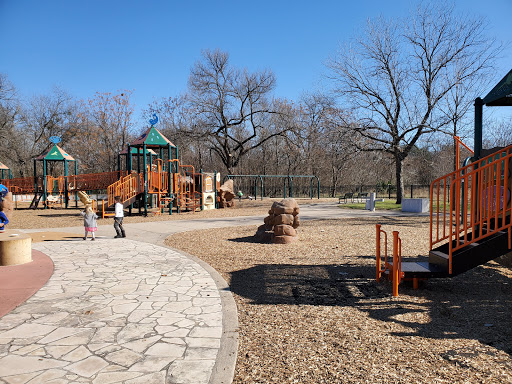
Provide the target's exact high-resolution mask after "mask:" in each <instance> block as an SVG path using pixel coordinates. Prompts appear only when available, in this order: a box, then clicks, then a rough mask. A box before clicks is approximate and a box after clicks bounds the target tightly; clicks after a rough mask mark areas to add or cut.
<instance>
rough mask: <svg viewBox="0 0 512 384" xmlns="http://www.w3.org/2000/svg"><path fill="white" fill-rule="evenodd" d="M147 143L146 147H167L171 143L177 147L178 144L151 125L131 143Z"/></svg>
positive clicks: (132, 144)
mask: <svg viewBox="0 0 512 384" xmlns="http://www.w3.org/2000/svg"><path fill="white" fill-rule="evenodd" d="M144 144H146V147H152V148H159V147H167V146H168V145H170V146H171V147H174V148H176V146H175V145H174V144H173V143H171V142H170V140H169V139H167V137H165V136H164V135H162V134H161V133H160V131H159V130H158V129H156V128H155V127H153V126H151V127H150V128H149V129H148V130H147V131H146V132H144V133H143V134H142V135H141V136H140V137H139V138H138V139H136V140H135V141H133V142H132V143H131V144H130V145H131V146H132V147H137V146H142V145H144Z"/></svg>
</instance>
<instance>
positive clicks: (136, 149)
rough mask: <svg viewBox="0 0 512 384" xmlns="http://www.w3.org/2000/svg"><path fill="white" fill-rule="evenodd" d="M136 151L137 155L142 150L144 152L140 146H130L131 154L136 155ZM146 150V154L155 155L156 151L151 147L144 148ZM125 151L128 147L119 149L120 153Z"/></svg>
mask: <svg viewBox="0 0 512 384" xmlns="http://www.w3.org/2000/svg"><path fill="white" fill-rule="evenodd" d="M137 151H138V152H139V155H142V152H144V151H143V149H142V148H135V147H131V150H130V152H131V154H132V155H136V154H137ZM146 152H147V153H148V154H151V155H155V156H156V152H155V151H153V150H152V149H150V148H146ZM127 153H128V148H125V149H123V150H122V151H121V153H120V155H126V154H127Z"/></svg>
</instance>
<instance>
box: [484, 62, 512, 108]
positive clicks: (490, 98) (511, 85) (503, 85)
mask: <svg viewBox="0 0 512 384" xmlns="http://www.w3.org/2000/svg"><path fill="white" fill-rule="evenodd" d="M483 103H484V104H485V105H487V106H489V107H499V106H510V105H512V70H511V71H510V72H509V73H507V74H506V75H505V77H504V78H503V79H501V81H500V82H499V83H498V84H496V86H495V87H494V88H493V89H492V90H491V92H489V93H488V94H487V96H485V97H484V99H483Z"/></svg>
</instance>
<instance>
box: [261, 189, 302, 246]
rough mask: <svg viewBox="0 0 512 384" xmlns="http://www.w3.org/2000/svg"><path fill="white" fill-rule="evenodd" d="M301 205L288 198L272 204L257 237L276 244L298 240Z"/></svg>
mask: <svg viewBox="0 0 512 384" xmlns="http://www.w3.org/2000/svg"><path fill="white" fill-rule="evenodd" d="M298 215H299V205H298V204H297V202H296V201H295V199H292V198H288V199H283V200H281V201H279V202H275V203H274V204H272V207H271V208H270V210H269V211H268V216H267V217H265V218H264V219H263V222H264V225H261V226H260V227H259V228H258V231H257V232H256V234H255V237H256V239H257V240H258V241H264V242H270V241H272V242H273V243H275V244H289V243H293V242H294V241H297V240H298V237H297V231H296V230H295V229H296V228H297V227H298V226H299V225H300V221H299V216H298Z"/></svg>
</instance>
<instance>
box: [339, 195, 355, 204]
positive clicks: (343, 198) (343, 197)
mask: <svg viewBox="0 0 512 384" xmlns="http://www.w3.org/2000/svg"><path fill="white" fill-rule="evenodd" d="M353 196H354V194H353V193H352V192H347V193H345V194H344V195H343V196H340V197H338V204H341V201H342V200H343V202H344V203H345V204H346V203H347V201H348V199H351V200H352V197H353Z"/></svg>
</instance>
